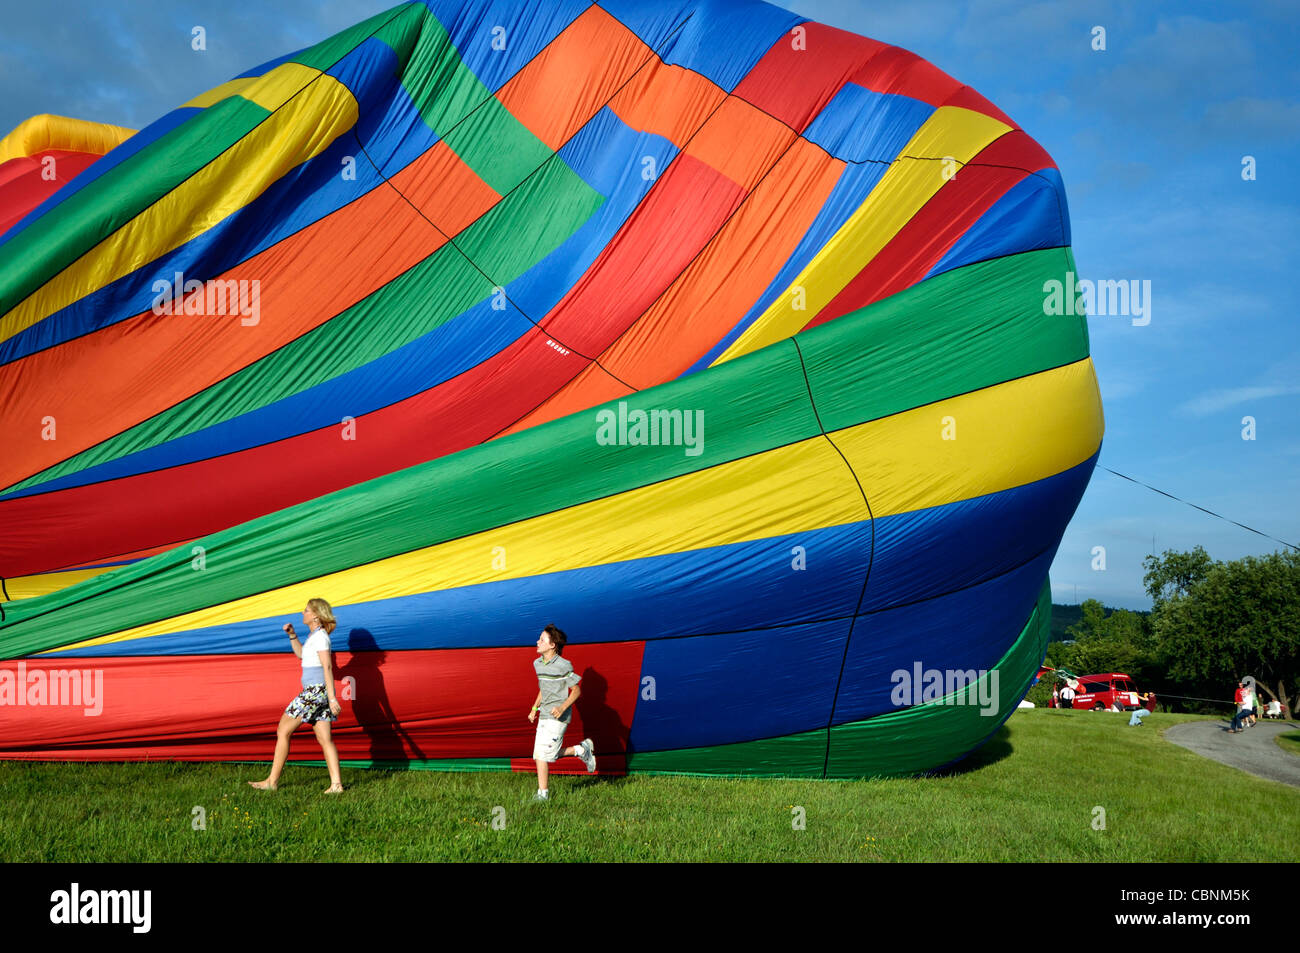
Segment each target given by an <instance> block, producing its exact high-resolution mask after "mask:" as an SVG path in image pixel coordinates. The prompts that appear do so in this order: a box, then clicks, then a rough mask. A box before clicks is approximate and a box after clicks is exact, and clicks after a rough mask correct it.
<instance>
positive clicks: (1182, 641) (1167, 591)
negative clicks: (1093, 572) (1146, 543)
mask: <svg viewBox="0 0 1300 953" xmlns="http://www.w3.org/2000/svg"><path fill="white" fill-rule="evenodd" d="M1143 567H1144V569H1145V570H1146V573H1145V575H1144V576H1143V585H1144V586H1145V587H1146V591H1147V593H1148V594H1149V595H1150V596H1151V602H1152V608H1151V612H1150V613H1141V612H1131V611H1129V610H1127V609H1116V610H1113V611H1109V612H1108V611H1107V610H1106V608H1105V606H1103V605H1102V604H1101V603H1100V602H1099V601H1097V600H1096V599H1088V600H1086V601H1085V602H1084V603H1083V604H1082V605H1081V606H1080V609H1081V617H1080V619H1079V621H1078V622H1077V623H1075V624H1074V625H1071V626H1070V627H1069V628H1068V629H1067V630H1066V633H1067V637H1068V638H1071V639H1073V640H1074V641H1073V642H1052V643H1051V644H1050V645H1049V646H1048V650H1047V664H1048V665H1050V666H1052V667H1053V668H1065V669H1068V670H1069V671H1071V672H1073V673H1074V674H1076V675H1092V674H1096V673H1099V672H1124V673H1126V674H1128V675H1130V676H1132V678H1133V680H1134V682H1135V683H1136V684H1137V686H1138V688H1139V690H1141V691H1144V692H1145V691H1152V690H1154V691H1155V692H1156V694H1157V696H1158V697H1159V701H1160V704H1161V707H1166V708H1167V709H1168V710H1172V711H1194V712H1221V711H1225V710H1230V709H1228V708H1226V707H1225V706H1228V705H1230V704H1231V702H1232V693H1233V690H1234V689H1235V688H1236V685H1237V682H1238V681H1239V680H1240V679H1241V678H1243V677H1245V676H1247V675H1251V676H1254V678H1255V679H1256V686H1257V690H1258V694H1259V697H1260V699H1261V702H1267V701H1269V700H1270V699H1273V698H1276V699H1277V700H1278V701H1279V702H1281V703H1282V705H1283V706H1285V710H1286V712H1287V715H1288V717H1290V718H1291V719H1293V720H1295V718H1296V714H1295V706H1294V704H1293V702H1294V701H1296V700H1300V554H1298V553H1295V552H1292V551H1289V550H1288V551H1284V552H1274V553H1270V554H1268V555H1267V556H1246V557H1245V558H1243V559H1237V560H1232V561H1229V562H1220V561H1217V560H1212V559H1211V558H1210V556H1209V554H1208V553H1207V552H1206V551H1205V550H1204V549H1203V548H1202V547H1200V546H1197V547H1196V548H1195V549H1193V550H1192V551H1191V552H1175V551H1172V550H1166V551H1165V552H1164V553H1162V554H1161V555H1159V556H1148V557H1146V559H1145V560H1143ZM1051 694H1052V681H1051V679H1048V678H1044V679H1043V680H1042V681H1040V682H1039V683H1038V684H1037V685H1035V686H1034V687H1033V688H1032V689H1031V690H1030V693H1029V696H1028V698H1029V700H1030V701H1032V702H1034V703H1035V704H1037V705H1045V704H1046V703H1047V700H1048V699H1049V698H1050V697H1051ZM1174 696H1179V697H1174Z"/></svg>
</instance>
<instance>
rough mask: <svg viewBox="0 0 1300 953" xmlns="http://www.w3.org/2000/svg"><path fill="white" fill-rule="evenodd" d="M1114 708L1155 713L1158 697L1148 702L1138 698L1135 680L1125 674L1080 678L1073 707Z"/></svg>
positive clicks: (1096, 709) (1100, 709) (1112, 673)
mask: <svg viewBox="0 0 1300 953" xmlns="http://www.w3.org/2000/svg"><path fill="white" fill-rule="evenodd" d="M1112 706H1114V707H1115V708H1116V709H1118V710H1119V711H1133V710H1134V709H1136V708H1149V709H1151V710H1152V711H1154V710H1155V707H1156V697H1155V695H1151V696H1150V698H1149V699H1148V700H1143V699H1141V698H1138V692H1137V688H1136V687H1135V686H1134V685H1133V680H1132V679H1131V678H1129V677H1128V676H1127V675H1125V674H1124V673H1123V672H1106V673H1105V674H1102V675H1081V676H1079V687H1078V688H1077V689H1076V690H1075V693H1074V704H1073V706H1072V707H1074V708H1085V709H1087V708H1091V709H1093V710H1094V711H1104V710H1105V709H1107V708H1110V707H1112Z"/></svg>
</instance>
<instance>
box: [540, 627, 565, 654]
mask: <svg viewBox="0 0 1300 953" xmlns="http://www.w3.org/2000/svg"><path fill="white" fill-rule="evenodd" d="M542 631H543V632H545V633H546V634H547V635H548V636H549V637H550V639H551V644H552V645H554V646H555V654H556V655H563V654H564V645H565V643H566V642H568V641H569V637H568V636H567V635H565V634H564V633H563V632H561V631H560V628H559V626H557V625H556V624H555V623H554V622H552V623H550V624H548V625H547V626H546V628H544V629H543V630H542Z"/></svg>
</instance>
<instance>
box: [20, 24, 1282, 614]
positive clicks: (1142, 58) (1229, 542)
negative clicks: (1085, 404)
mask: <svg viewBox="0 0 1300 953" xmlns="http://www.w3.org/2000/svg"><path fill="white" fill-rule="evenodd" d="M391 5H392V3H390V2H387V0H380V2H375V0H355V2H343V0H278V2H276V3H275V4H274V5H272V4H270V3H252V2H238V0H235V2H231V0H223V2H215V0H182V2H171V3H164V2H157V0H134V2H125V0H117V2H114V0H96V2H94V3H90V2H72V0H50V2H42V3H39V4H23V5H20V6H15V5H6V7H5V8H4V10H3V12H2V13H0V134H3V132H5V131H7V130H9V129H11V128H13V127H14V126H15V125H17V124H18V123H19V122H20V121H22V120H23V119H25V118H27V117H28V116H31V115H34V114H36V113H42V112H52V113H59V114H62V115H68V116H75V117H78V118H83V119H92V120H96V121H100V122H110V123H116V124H120V125H125V126H130V127H133V128H141V127H143V126H145V125H147V124H148V123H149V122H150V121H152V120H153V119H155V118H157V117H158V116H160V115H162V114H163V113H165V112H167V111H168V110H170V109H171V108H173V107H175V106H176V105H179V104H180V103H182V102H184V101H185V100H187V99H189V98H191V97H192V96H194V95H196V94H198V93H200V92H202V91H204V90H206V89H209V88H211V87H213V86H215V85H217V84H219V83H221V82H224V81H225V80H226V79H229V78H230V77H231V76H234V75H236V74H237V73H240V72H242V71H243V70H245V69H248V68H251V67H253V66H256V65H258V64H259V63H262V62H265V61H266V60H269V59H272V58H274V57H276V56H279V55H281V54H283V53H286V52H288V51H290V50H294V49H298V48H300V47H303V46H306V45H308V44H310V43H313V42H316V41H317V40H320V39H323V38H324V37H326V36H328V35H330V34H331V33H334V32H337V31H338V30H340V29H342V28H344V27H346V26H348V25H350V24H352V23H354V22H356V21H358V20H361V19H364V18H365V17H367V16H369V15H371V14H372V13H375V12H378V11H380V10H382V9H385V8H387V7H389V6H391ZM785 6H787V7H788V8H789V9H792V10H794V11H795V12H797V13H799V14H802V15H804V16H807V17H808V18H810V19H813V20H818V21H820V22H823V23H828V24H830V25H832V26H837V27H841V28H843V29H847V30H852V31H853V32H856V33H862V34H864V35H867V36H871V37H874V38H876V39H879V40H883V41H886V42H889V43H894V44H897V45H899V46H903V47H905V48H907V49H910V50H912V51H913V52H915V53H917V54H919V55H920V56H923V57H925V58H926V59H928V60H930V61H931V62H933V63H935V64H936V65H937V66H939V67H940V68H941V69H943V70H944V71H946V72H948V73H949V74H951V75H953V76H955V77H957V78H958V79H960V80H962V81H963V82H965V83H968V84H970V85H971V86H973V87H975V88H976V89H977V90H979V91H980V92H981V93H983V94H984V95H985V96H986V97H988V98H989V99H990V100H992V101H993V102H994V103H996V104H997V105H998V106H999V107H1001V108H1002V109H1003V110H1004V111H1005V112H1006V113H1007V114H1008V115H1010V116H1011V117H1012V118H1013V119H1014V120H1016V122H1018V123H1019V124H1020V125H1021V126H1022V127H1023V128H1024V129H1025V130H1026V131H1027V132H1028V133H1029V134H1030V135H1031V136H1033V137H1034V138H1035V139H1037V140H1038V142H1040V143H1041V144H1042V145H1043V146H1044V147H1045V148H1046V149H1047V151H1048V152H1049V153H1050V154H1051V155H1052V157H1053V158H1054V159H1055V161H1056V163H1057V165H1058V166H1059V167H1060V169H1061V173H1062V175H1063V177H1064V180H1065V186H1066V191H1067V194H1068V197H1069V202H1070V214H1071V222H1072V227H1073V240H1074V250H1075V256H1076V259H1077V261H1078V265H1079V271H1080V274H1081V276H1082V277H1085V278H1092V279H1136V280H1139V281H1150V282H1151V301H1150V304H1151V307H1150V318H1151V320H1150V323H1149V324H1147V325H1145V326H1134V325H1133V324H1132V321H1131V319H1130V318H1128V317H1122V316H1094V317H1091V318H1089V326H1090V332H1091V338H1092V354H1093V360H1094V362H1095V364H1096V367H1097V374H1098V378H1099V380H1100V382H1101V392H1102V398H1103V402H1104V405H1105V411H1106V437H1105V441H1104V443H1103V445H1102V452H1101V459H1100V467H1099V468H1098V470H1097V472H1096V474H1095V475H1094V476H1093V479H1092V483H1091V485H1090V486H1089V488H1088V491H1087V493H1086V494H1085V496H1084V499H1083V502H1082V503H1081V504H1080V507H1079V510H1078V512H1077V513H1076V514H1075V517H1074V520H1073V522H1072V523H1071V524H1070V527H1069V528H1068V529H1067V531H1066V533H1065V536H1064V539H1063V540H1062V542H1061V547H1060V550H1059V552H1058V554H1057V557H1056V561H1055V562H1054V563H1053V565H1052V571H1051V575H1052V583H1053V595H1054V598H1055V601H1057V602H1074V601H1076V592H1077V598H1078V599H1080V600H1081V599H1085V598H1090V597H1091V598H1098V599H1101V600H1102V601H1104V602H1106V603H1107V604H1108V605H1113V606H1123V607H1126V608H1135V609H1145V608H1149V605H1150V602H1149V600H1148V599H1147V597H1146V594H1145V592H1144V591H1143V588H1142V565H1141V563H1142V558H1143V557H1144V556H1145V555H1147V554H1148V553H1149V552H1151V548H1152V539H1153V537H1154V541H1155V546H1156V549H1157V551H1163V550H1165V549H1179V550H1182V549H1190V548H1192V547H1193V546H1195V545H1197V544H1200V545H1202V546H1204V547H1205V548H1206V549H1207V550H1208V551H1209V553H1210V555H1211V556H1213V557H1214V558H1216V559H1236V558H1240V557H1241V556H1244V555H1247V554H1261V553H1267V552H1270V551H1272V550H1274V549H1278V548H1281V546H1280V544H1278V543H1275V542H1273V541H1272V540H1268V539H1265V538H1263V537H1260V536H1256V535H1254V534H1252V533H1249V532H1247V531H1246V530H1244V529H1241V528H1239V527H1237V526H1234V525H1232V524H1230V523H1227V522H1224V521H1221V520H1217V519H1214V518H1212V517H1210V516H1207V515H1205V514H1204V513H1201V512H1199V511H1197V510H1194V509H1192V508H1190V507H1188V506H1185V505H1183V504H1180V503H1176V502H1174V501H1172V500H1169V499H1167V498H1165V497H1163V496H1159V495H1157V494H1155V493H1153V492H1151V491H1150V490H1148V489H1145V488H1143V487H1140V486H1137V485H1135V484H1133V483H1129V482H1126V481H1124V480H1121V479H1120V478H1118V477H1116V476H1113V475H1112V474H1110V473H1108V472H1106V470H1104V469H1101V467H1109V468H1110V469H1113V470H1116V471H1119V472H1120V473H1125V474H1128V475H1130V476H1132V477H1135V478H1137V479H1140V480H1142V481H1144V482H1146V483H1149V484H1152V485H1154V486H1157V487H1160V488H1161V489H1163V490H1166V491H1167V492H1170V493H1173V494H1175V495H1177V496H1180V497H1183V498H1184V499H1188V500H1191V501H1192V502H1195V503H1197V504H1199V505H1201V506H1204V507H1206V508H1208V509H1211V510H1214V511H1216V512H1218V513H1222V514H1224V515H1225V516H1228V517H1230V518H1232V519H1235V520H1238V521H1240V522H1242V523H1245V524H1247V525H1249V526H1253V527H1255V528H1257V529H1260V530H1262V531H1264V532H1266V533H1269V534H1270V535H1272V536H1276V537H1280V538H1281V539H1283V540H1287V541H1289V542H1292V543H1296V544H1300V507H1297V505H1296V499H1297V496H1300V373H1297V367H1298V365H1300V326H1298V325H1297V322H1296V318H1295V316H1294V315H1291V314H1290V312H1288V310H1287V308H1288V307H1290V305H1288V304H1287V303H1286V302H1287V300H1288V297H1287V296H1288V294H1289V292H1287V290H1286V288H1287V287H1288V286H1287V284H1286V282H1287V280H1288V279H1287V274H1288V266H1287V265H1286V261H1287V260H1288V259H1289V257H1290V255H1291V253H1292V252H1293V250H1294V245H1295V242H1296V240H1297V237H1298V236H1300V205H1298V203H1297V199H1296V186H1295V178H1294V176H1293V174H1292V172H1291V170H1290V169H1289V168H1288V167H1287V166H1286V162H1287V161H1288V160H1289V159H1290V157H1292V156H1294V155H1295V154H1297V148H1298V147H1300V97H1297V96H1296V94H1295V90H1296V89H1297V86H1298V85H1300V58H1298V57H1297V56H1296V55H1295V52H1296V50H1297V49H1300V7H1298V6H1297V5H1296V4H1294V3H1293V2H1280V0H1279V2H1271V0H1261V2H1258V3H1253V4H1242V5H1240V6H1235V5H1224V4H1210V3H1195V2H1193V3H1188V2H1181V3H1167V2H1144V3H1141V4H1132V3H1125V2H1091V0H1068V2H1057V0H1052V2H1044V3H1012V2H1002V0H976V2H968V3H958V2H949V0H908V2H906V3H897V4H894V3H885V2H874V0H873V2H870V3H868V2H864V0H788V2H787V3H785ZM196 25H198V26H203V27H204V29H205V30H206V31H207V47H208V48H207V50H206V51H205V52H199V53H196V52H194V51H193V50H191V48H190V31H191V29H192V28H193V27H194V26H196ZM1097 26H1101V27H1103V28H1104V29H1105V40H1106V48H1105V50H1094V49H1093V48H1092V45H1093V37H1094V32H1093V31H1094V27H1097ZM1244 156H1253V157H1254V158H1255V163H1256V176H1257V177H1256V179H1255V180H1254V181H1246V180H1243V178H1242V159H1243V157H1244ZM1247 415H1249V416H1251V417H1253V418H1254V420H1255V428H1256V433H1255V439H1254V440H1243V439H1242V428H1243V425H1242V418H1243V417H1245V416H1247ZM1097 546H1103V547H1105V551H1106V569H1105V571H1096V570H1094V569H1093V568H1092V563H1093V556H1092V552H1093V549H1094V547H1097ZM1076 587H1077V588H1076Z"/></svg>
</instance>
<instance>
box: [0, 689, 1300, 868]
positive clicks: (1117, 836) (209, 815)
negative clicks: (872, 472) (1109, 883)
mask: <svg viewBox="0 0 1300 953" xmlns="http://www.w3.org/2000/svg"><path fill="white" fill-rule="evenodd" d="M1198 717H1199V716H1192V715H1162V714H1155V715H1152V716H1151V717H1150V718H1148V719H1147V721H1146V724H1145V725H1144V726H1143V727H1142V728H1129V727H1128V719H1127V718H1123V717H1121V716H1119V715H1109V714H1103V713H1094V712H1084V711H1079V712H1074V711H1049V710H1044V709H1038V710H1033V711H1021V712H1017V713H1016V714H1015V715H1013V716H1012V718H1011V719H1010V720H1009V721H1008V722H1007V724H1006V725H1005V726H1004V727H1003V728H1002V730H1001V731H1000V732H999V733H998V734H997V735H996V736H995V737H994V739H993V740H992V741H991V742H990V743H989V744H988V745H986V746H985V747H984V748H983V749H982V750H981V751H980V752H979V753H978V754H976V755H975V756H974V757H973V758H971V759H969V760H968V762H967V763H966V765H965V766H964V767H963V769H961V770H959V771H956V772H953V773H951V774H948V775H945V776H941V777H929V778H915V779H906V780H879V781H806V780H798V781H796V780H788V781H787V780H726V779H710V778H695V777H640V776H637V777H632V778H592V777H586V776H582V777H571V776H564V777H556V778H553V779H552V782H551V790H552V802H551V803H550V804H538V805H534V804H531V803H528V802H527V798H528V797H529V796H530V795H531V794H532V792H533V790H534V789H535V779H534V778H533V777H532V776H531V775H523V774H488V773H483V774H452V773H440V772H427V771H409V772H407V771H401V772H399V771H363V770H346V769H345V770H344V775H343V780H344V783H345V784H346V785H347V786H348V788H349V789H348V791H346V792H345V793H344V794H343V795H340V796H336V797H327V796H325V795H324V794H322V793H321V792H322V791H323V790H324V788H325V787H326V786H327V784H328V778H327V775H326V773H325V770H324V769H323V768H317V767H302V766H293V765H290V766H289V768H288V769H287V770H286V771H285V775H284V777H283V779H282V780H281V786H280V790H279V791H278V792H274V793H263V792H258V791H254V790H252V789H250V788H249V787H248V786H247V785H245V784H244V782H245V781H246V780H248V779H250V778H257V777H261V776H263V773H264V771H263V770H262V769H261V768H260V766H257V765H248V764H243V765H240V764H201V765H200V764H178V763H151V764H55V763H36V764H26V763H15V762H5V763H0V791H2V792H3V793H2V794H0V859H2V860H4V861H255V862H257V861H320V860H331V861H419V860H469V861H580V860H600V861H618V860H634V861H641V860H656V861H657V860H720V861H747V860H752V861H763V860H793V861H845V860H849V861H853V860H859V861H880V860H884V861H1015V860H1026V861H1076V862H1077V861H1091V860H1098V861H1152V860H1163V861H1227V860H1232V861H1236V860H1240V859H1241V858H1243V857H1250V858H1252V859H1255V860H1277V861H1289V860H1291V859H1292V857H1291V856H1290V854H1291V845H1294V844H1295V843H1297V842H1300V789H1295V788H1290V787H1287V786H1285V785H1282V784H1278V783H1274V782H1270V781H1264V780H1260V779H1257V778H1254V777H1251V776H1249V775H1246V774H1243V773H1241V772H1239V771H1236V770H1234V769H1232V768H1228V767H1226V766H1223V765H1220V764H1218V763H1216V762H1213V761H1209V760H1206V759H1204V758H1201V757H1199V756H1197V755H1195V754H1192V753H1191V752H1190V751H1186V750H1184V749H1183V748H1180V747H1178V746H1176V745H1174V744H1171V743H1169V742H1166V741H1165V740H1163V739H1162V738H1161V737H1160V730H1161V729H1163V728H1165V727H1167V726H1169V725H1171V724H1174V723H1175V722H1178V721H1188V720H1197V719H1198ZM297 743H298V744H300V745H301V744H306V743H310V742H308V741H307V739H306V738H305V737H304V738H303V739H302V740H301V741H298V742H297ZM196 806H201V807H203V808H204V810H205V811H206V822H207V828H206V830H194V829H193V825H192V817H193V813H192V812H193V808H194V807H196ZM494 808H500V809H501V810H498V811H496V813H495V815H494ZM797 808H802V817H803V818H804V822H805V823H804V829H802V830H797V829H795V825H794V822H795V821H796V820H797V819H798V817H799V816H800V814H801V812H799V811H798V810H796V809H797ZM1097 808H1104V810H1105V828H1104V829H1094V824H1095V823H1097V821H1095V820H1094V819H1095V818H1097V819H1099V818H1100V816H1101V815H1100V814H1099V813H1098V812H1097V811H1096V809H1097ZM494 816H495V817H496V818H497V819H498V824H499V823H500V821H501V820H503V821H504V827H503V828H502V829H497V828H496V827H494V826H493V819H494Z"/></svg>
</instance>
